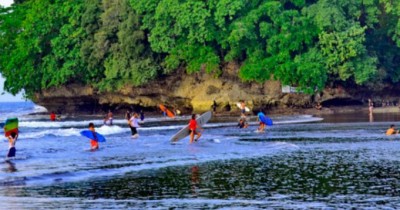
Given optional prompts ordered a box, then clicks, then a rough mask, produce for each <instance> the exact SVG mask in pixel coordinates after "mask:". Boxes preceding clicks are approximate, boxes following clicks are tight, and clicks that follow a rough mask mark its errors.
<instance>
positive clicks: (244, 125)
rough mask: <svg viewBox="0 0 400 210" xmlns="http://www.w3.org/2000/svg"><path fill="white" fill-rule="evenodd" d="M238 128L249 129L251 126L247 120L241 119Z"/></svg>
mask: <svg viewBox="0 0 400 210" xmlns="http://www.w3.org/2000/svg"><path fill="white" fill-rule="evenodd" d="M237 126H238V127H239V128H247V127H248V126H249V124H248V123H247V120H246V118H244V117H241V118H240V119H239V123H238V125H237Z"/></svg>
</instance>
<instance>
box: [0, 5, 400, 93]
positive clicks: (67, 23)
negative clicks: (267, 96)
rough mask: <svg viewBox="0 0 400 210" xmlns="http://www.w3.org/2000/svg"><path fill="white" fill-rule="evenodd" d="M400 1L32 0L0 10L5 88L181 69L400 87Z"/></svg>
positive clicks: (117, 83)
mask: <svg viewBox="0 0 400 210" xmlns="http://www.w3.org/2000/svg"><path fill="white" fill-rule="evenodd" d="M399 17H400V2H398V1H391V0H354V1H348V0H207V1H200V0H76V1H62V0H51V1H45V0H26V1H18V2H17V3H16V4H14V5H13V6H11V7H8V8H0V73H2V74H3V76H4V77H5V78H6V82H5V89H6V90H7V91H9V92H11V93H13V94H16V93H17V92H19V91H20V90H22V89H24V90H25V92H26V93H27V96H28V97H31V96H33V94H34V93H36V92H40V91H41V90H42V89H46V88H49V87H53V86H59V85H65V84H69V83H81V84H89V85H93V86H95V87H97V88H98V89H100V90H110V91H112V90H116V89H119V88H121V87H122V86H124V85H133V86H136V85H142V84H146V83H148V82H149V81H151V80H154V79H157V78H158V77H159V76H161V75H164V74H174V73H175V70H176V69H178V68H185V69H186V70H187V72H188V73H193V72H199V71H201V72H203V71H204V72H205V73H211V74H215V75H216V76H218V75H220V74H221V73H222V71H223V66H224V65H225V64H226V63H227V62H232V61H234V62H237V63H239V64H240V71H239V75H238V76H239V77H240V78H242V80H243V81H255V82H264V81H266V80H269V79H276V80H279V81H281V82H282V83H283V84H288V85H293V86H297V87H300V88H301V89H302V90H304V91H306V92H309V93H312V92H314V91H316V90H318V89H319V90H320V89H322V88H324V87H325V86H326V85H327V84H335V83H345V84H346V83H347V84H355V85H369V86H370V87H374V86H377V85H376V84H379V83H390V84H396V83H398V82H399V80H400V65H399V61H400V50H399V47H400V18H399Z"/></svg>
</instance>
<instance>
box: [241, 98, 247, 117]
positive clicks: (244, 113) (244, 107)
mask: <svg viewBox="0 0 400 210" xmlns="http://www.w3.org/2000/svg"><path fill="white" fill-rule="evenodd" d="M240 110H241V115H242V116H243V117H245V116H246V104H245V103H244V101H241V102H240Z"/></svg>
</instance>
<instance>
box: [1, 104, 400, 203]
mask: <svg viewBox="0 0 400 210" xmlns="http://www.w3.org/2000/svg"><path fill="white" fill-rule="evenodd" d="M43 111H45V110H44V108H43V107H40V106H37V105H35V104H33V103H30V102H27V103H19V104H12V105H11V104H10V103H3V104H0V115H1V116H0V119H1V120H5V118H7V117H19V120H20V137H19V139H18V141H17V144H16V148H17V157H16V159H14V160H12V161H5V159H3V158H0V162H1V163H0V203H1V205H0V208H1V209H44V208H49V209H55V208H64V209H66V208H70V209H149V208H156V209H166V208H178V209H209V208H213V209H238V208H247V209H264V208H272V209H274V208H278V209H337V208H341V209H349V208H356V209H358V208H370V209H375V208H384V209H396V208H400V198H399V194H400V191H399V189H400V182H399V180H400V173H399V171H400V164H399V162H400V141H399V140H400V139H399V137H396V136H395V137H386V136H385V135H384V132H385V130H386V128H387V127H388V126H389V125H390V124H392V123H393V124H395V121H397V120H398V119H399V118H400V116H399V115H376V116H374V120H371V121H370V118H369V116H368V114H358V115H331V116H322V117H323V118H325V120H324V121H321V118H316V117H313V116H309V115H298V116H272V119H273V120H274V122H275V123H276V125H274V126H272V127H269V128H267V130H266V132H265V133H257V132H255V131H256V129H257V122H255V121H252V122H251V125H250V127H249V128H247V129H238V128H237V127H236V124H237V122H236V119H235V118H223V119H221V118H213V120H212V121H211V122H210V123H208V124H207V125H206V126H204V132H203V136H202V137H201V138H200V140H199V141H198V142H196V143H194V144H189V143H188V139H187V138H186V139H184V140H182V141H179V142H178V143H177V144H171V143H170V137H171V136H173V134H175V133H176V132H177V131H178V130H179V129H181V128H182V127H183V126H184V125H186V124H187V122H188V119H189V116H183V117H179V118H177V119H174V120H171V119H168V118H164V117H162V116H160V117H157V116H156V117H152V118H149V119H145V122H144V123H142V124H141V125H142V127H141V128H139V129H138V131H139V134H140V137H139V138H138V139H132V138H131V137H130V129H129V128H128V126H127V122H126V121H125V120H123V116H115V118H116V120H115V121H114V122H115V125H113V126H104V125H102V120H101V119H99V118H96V117H94V116H93V117H90V116H86V117H79V116H78V117H65V118H63V119H62V120H61V121H56V122H50V121H49V120H48V115H47V114H40V113H41V112H43ZM31 113H34V115H32V114H31ZM238 114H239V111H238ZM89 122H94V123H95V125H96V131H97V132H99V133H101V134H103V135H104V136H105V137H106V139H107V141H106V142H104V143H100V150H98V151H95V152H90V151H89V150H88V148H89V147H90V144H89V140H88V139H86V138H85V137H82V136H80V135H79V132H80V131H82V130H84V129H86V127H87V125H88V123H89ZM1 142H2V143H1ZM0 143H1V145H0V155H1V154H3V155H4V156H5V155H6V153H7V149H8V144H7V141H6V139H5V138H4V137H1V139H0Z"/></svg>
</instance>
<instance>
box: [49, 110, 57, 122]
mask: <svg viewBox="0 0 400 210" xmlns="http://www.w3.org/2000/svg"><path fill="white" fill-rule="evenodd" d="M56 118H57V116H56V113H54V112H51V113H50V120H51V121H56Z"/></svg>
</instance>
